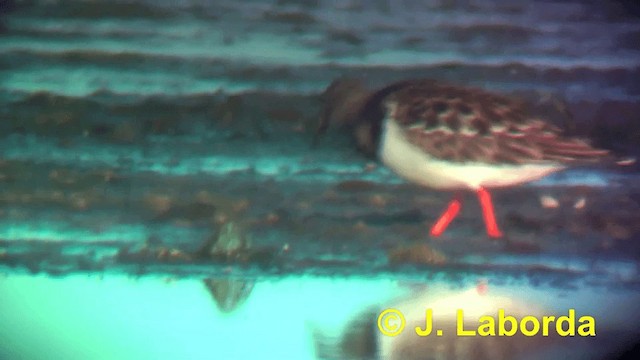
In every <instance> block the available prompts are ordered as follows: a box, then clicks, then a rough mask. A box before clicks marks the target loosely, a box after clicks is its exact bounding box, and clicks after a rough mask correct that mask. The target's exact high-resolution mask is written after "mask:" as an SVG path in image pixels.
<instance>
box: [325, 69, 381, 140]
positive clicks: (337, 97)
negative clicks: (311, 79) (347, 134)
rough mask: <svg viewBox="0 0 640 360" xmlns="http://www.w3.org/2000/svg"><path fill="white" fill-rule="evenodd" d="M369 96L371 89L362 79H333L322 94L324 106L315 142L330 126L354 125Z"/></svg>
mask: <svg viewBox="0 0 640 360" xmlns="http://www.w3.org/2000/svg"><path fill="white" fill-rule="evenodd" d="M368 96H369V91H368V90H367V88H366V87H365V86H364V84H363V83H362V82H361V81H360V80H357V79H348V78H343V79H338V80H335V81H333V82H332V83H331V85H329V87H327V89H326V90H325V91H324V92H323V93H322V95H321V101H322V106H323V108H322V113H321V114H320V123H319V126H318V130H317V131H316V134H315V137H314V143H315V142H316V141H317V139H318V138H319V137H320V135H322V134H324V133H325V132H326V131H327V130H328V129H329V127H330V126H334V127H338V128H342V127H348V126H350V125H353V124H354V123H355V122H356V121H357V120H358V115H359V113H360V111H361V110H362V107H363V106H364V104H365V102H366V100H367V97H368Z"/></svg>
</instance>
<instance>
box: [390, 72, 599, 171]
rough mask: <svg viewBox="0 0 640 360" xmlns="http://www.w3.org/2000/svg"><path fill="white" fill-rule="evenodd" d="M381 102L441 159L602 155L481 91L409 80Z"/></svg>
mask: <svg viewBox="0 0 640 360" xmlns="http://www.w3.org/2000/svg"><path fill="white" fill-rule="evenodd" d="M387 101H388V102H390V103H394V104H395V105H396V106H395V111H394V113H393V114H390V115H391V116H392V118H393V119H395V121H396V122H397V123H398V124H399V125H401V126H402V127H403V128H404V129H405V134H406V136H407V139H408V140H409V141H410V142H411V143H412V144H414V145H416V146H418V147H420V148H421V149H423V150H424V151H426V152H428V153H429V154H430V155H431V156H434V157H436V158H439V159H443V160H451V161H457V162H464V161H473V162H482V163H510V164H524V163H536V162H545V161H554V162H561V163H567V162H572V161H591V160H596V159H598V158H601V157H602V156H604V155H606V154H607V151H605V150H599V149H594V148H593V147H591V146H590V145H589V144H588V143H586V142H584V141H582V140H579V139H574V138H565V137H563V136H562V135H561V132H560V129H558V128H557V127H555V126H553V125H551V124H548V123H546V122H545V121H542V120H540V119H536V118H531V117H528V116H527V114H526V113H525V110H524V105H523V104H522V103H521V102H518V101H516V100H512V99H509V98H507V97H505V96H501V95H497V94H493V93H490V92H487V91H484V90H479V89H471V88H462V87H457V86H450V85H442V84H437V83H433V82H425V83H412V84H410V85H407V86H405V87H403V88H402V89H399V90H397V91H396V92H394V93H392V94H391V95H389V97H388V98H387Z"/></svg>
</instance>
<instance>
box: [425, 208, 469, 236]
mask: <svg viewBox="0 0 640 360" xmlns="http://www.w3.org/2000/svg"><path fill="white" fill-rule="evenodd" d="M461 207H462V203H461V202H460V200H458V199H453V200H451V202H450V203H449V206H447V210H445V212H444V213H443V214H442V215H440V218H439V219H438V221H436V222H435V224H433V226H432V227H431V231H430V232H429V233H430V234H431V236H440V235H442V233H443V232H444V231H445V230H446V229H447V226H449V224H450V223H451V221H453V219H455V218H456V216H458V213H459V212H460V208H461Z"/></svg>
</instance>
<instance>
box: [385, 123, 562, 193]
mask: <svg viewBox="0 0 640 360" xmlns="http://www.w3.org/2000/svg"><path fill="white" fill-rule="evenodd" d="M380 141H381V146H380V150H379V156H380V159H381V160H382V162H383V163H384V164H385V165H386V166H387V167H389V168H390V169H391V170H393V171H394V172H395V173H397V174H398V175H400V176H401V177H403V178H405V179H407V180H409V181H411V182H414V183H417V184H420V185H424V186H428V187H431V188H435V189H460V188H469V189H474V190H475V189H478V188H479V187H487V188H492V187H502V186H510V185H516V184H521V183H526V182H530V181H534V180H538V179H540V178H542V177H544V176H546V175H549V174H550V173H552V172H555V171H559V170H562V169H564V167H563V166H561V165H558V164H527V165H511V164H506V165H496V164H484V163H478V162H465V163H463V162H459V163H453V162H447V161H443V160H439V159H435V158H433V157H431V156H429V155H428V154H426V153H424V152H423V151H422V150H421V149H419V148H418V147H416V146H414V145H413V144H411V143H409V142H408V141H406V140H405V137H404V134H403V132H402V129H401V128H400V126H398V125H397V124H396V123H395V122H394V121H390V120H388V119H385V120H384V123H383V133H382V137H381V140H380Z"/></svg>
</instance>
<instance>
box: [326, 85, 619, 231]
mask: <svg viewBox="0 0 640 360" xmlns="http://www.w3.org/2000/svg"><path fill="white" fill-rule="evenodd" d="M322 99H323V101H324V103H325V108H324V110H323V114H322V116H321V121H320V127H319V128H318V133H317V135H320V134H322V133H324V132H325V131H326V130H327V128H328V126H329V125H330V124H335V125H338V126H341V127H347V128H349V129H350V130H351V131H352V132H353V135H354V138H355V141H356V144H357V146H358V148H359V149H360V150H361V151H363V152H364V153H366V154H368V155H371V156H377V157H378V158H379V159H380V160H382V162H383V163H384V164H385V165H386V166H387V167H389V168H390V169H391V170H393V171H394V172H395V173H396V174H398V175H399V176H401V177H403V178H405V179H407V180H409V181H411V182H414V183H416V184H420V185H423V186H427V187H430V188H434V189H440V190H462V189H469V190H473V191H475V192H476V193H477V196H478V198H479V200H480V205H481V208H482V213H483V217H484V222H485V225H486V231H487V234H488V235H489V236H490V237H494V238H496V237H501V236H502V231H500V229H499V227H498V225H497V223H496V218H495V214H494V209H493V203H492V201H491V195H490V194H489V191H488V190H487V189H490V188H496V187H505V186H512V185H517V184H522V183H526V182H530V181H534V180H538V179H540V178H542V177H544V176H546V175H549V174H551V173H553V172H556V171H560V170H562V169H564V168H566V166H567V165H569V164H572V163H576V162H585V161H586V162H590V161H595V160H598V159H600V158H603V157H604V156H606V155H607V154H608V151H606V150H600V149H596V148H593V147H591V146H590V145H589V144H588V143H587V142H585V141H583V140H580V139H577V138H571V137H565V136H563V135H562V133H561V130H560V129H559V128H558V127H556V126H554V125H552V124H549V123H547V122H546V121H544V120H543V119H540V118H536V117H533V116H530V115H528V114H527V113H526V111H525V106H524V104H523V103H522V102H520V101H518V100H515V99H511V98H509V97H507V96H504V95H499V94H495V93H491V92H488V91H486V90H482V89H477V88H468V87H461V86H456V85H451V84H445V83H441V82H437V81H431V80H411V81H403V82H397V83H394V84H391V85H388V86H385V87H383V88H381V89H378V90H376V91H368V90H367V89H366V88H365V87H364V86H363V85H362V83H361V82H359V81H357V80H351V79H342V80H337V81H334V82H333V83H332V84H331V85H330V86H329V87H328V88H327V89H326V91H325V92H324V93H323V95H322ZM316 137H317V136H316ZM461 206H462V203H461V201H460V199H459V198H458V197H457V196H456V197H455V198H454V199H453V200H452V201H451V202H450V203H449V205H448V207H447V209H446V211H445V212H444V213H443V214H442V216H441V217H440V218H439V219H438V220H437V221H436V222H435V223H434V225H433V226H432V227H431V231H430V234H431V235H432V236H439V235H441V234H442V233H443V232H444V231H445V229H446V228H447V226H448V225H449V223H450V222H451V221H452V220H453V219H454V218H455V217H456V215H457V214H458V212H459V211H460V208H461Z"/></svg>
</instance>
